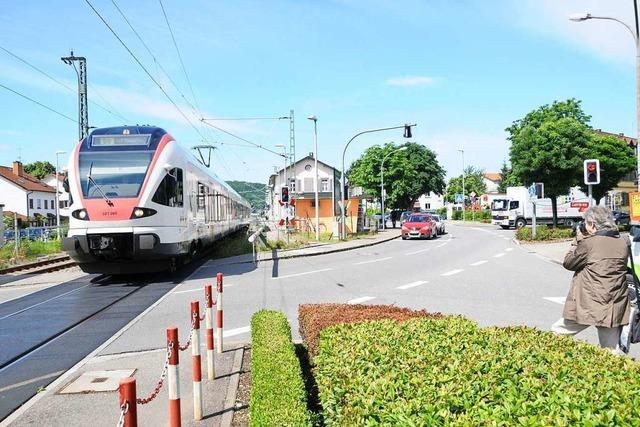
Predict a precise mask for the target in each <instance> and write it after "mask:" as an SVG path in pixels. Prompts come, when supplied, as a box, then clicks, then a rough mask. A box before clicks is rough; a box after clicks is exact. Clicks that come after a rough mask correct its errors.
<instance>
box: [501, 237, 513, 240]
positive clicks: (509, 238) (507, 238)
mask: <svg viewBox="0 0 640 427" xmlns="http://www.w3.org/2000/svg"><path fill="white" fill-rule="evenodd" d="M503 239H504V240H511V237H503Z"/></svg>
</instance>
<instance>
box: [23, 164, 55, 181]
mask: <svg viewBox="0 0 640 427" xmlns="http://www.w3.org/2000/svg"><path fill="white" fill-rule="evenodd" d="M24 171H25V172H26V173H28V174H29V175H32V176H35V177H36V178H38V179H43V178H44V177H45V176H47V175H49V174H52V173H56V167H55V166H53V165H52V164H51V163H49V162H47V161H44V162H43V161H40V160H38V161H37V162H33V163H27V164H26V165H24Z"/></svg>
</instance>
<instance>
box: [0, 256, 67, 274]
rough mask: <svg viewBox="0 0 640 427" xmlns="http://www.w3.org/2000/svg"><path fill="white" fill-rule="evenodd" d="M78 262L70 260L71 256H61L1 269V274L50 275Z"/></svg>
mask: <svg viewBox="0 0 640 427" xmlns="http://www.w3.org/2000/svg"><path fill="white" fill-rule="evenodd" d="M75 265H76V262H75V261H73V260H72V259H71V258H69V255H60V256H57V257H54V258H48V259H45V260H40V261H35V262H29V263H26V264H20V265H15V266H13V267H8V268H3V269H0V275H1V274H10V273H21V274H40V273H49V272H51V271H57V270H62V269H64V268H69V267H73V266H75Z"/></svg>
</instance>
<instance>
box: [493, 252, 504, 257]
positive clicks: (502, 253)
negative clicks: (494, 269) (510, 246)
mask: <svg viewBox="0 0 640 427" xmlns="http://www.w3.org/2000/svg"><path fill="white" fill-rule="evenodd" d="M505 255H506V254H505V253H504V252H500V253H499V254H495V255H494V256H493V257H494V258H500V257H502V256H505Z"/></svg>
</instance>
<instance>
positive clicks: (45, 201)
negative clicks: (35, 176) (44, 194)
mask: <svg viewBox="0 0 640 427" xmlns="http://www.w3.org/2000/svg"><path fill="white" fill-rule="evenodd" d="M44 208H45V209H49V201H48V200H47V199H44Z"/></svg>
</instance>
